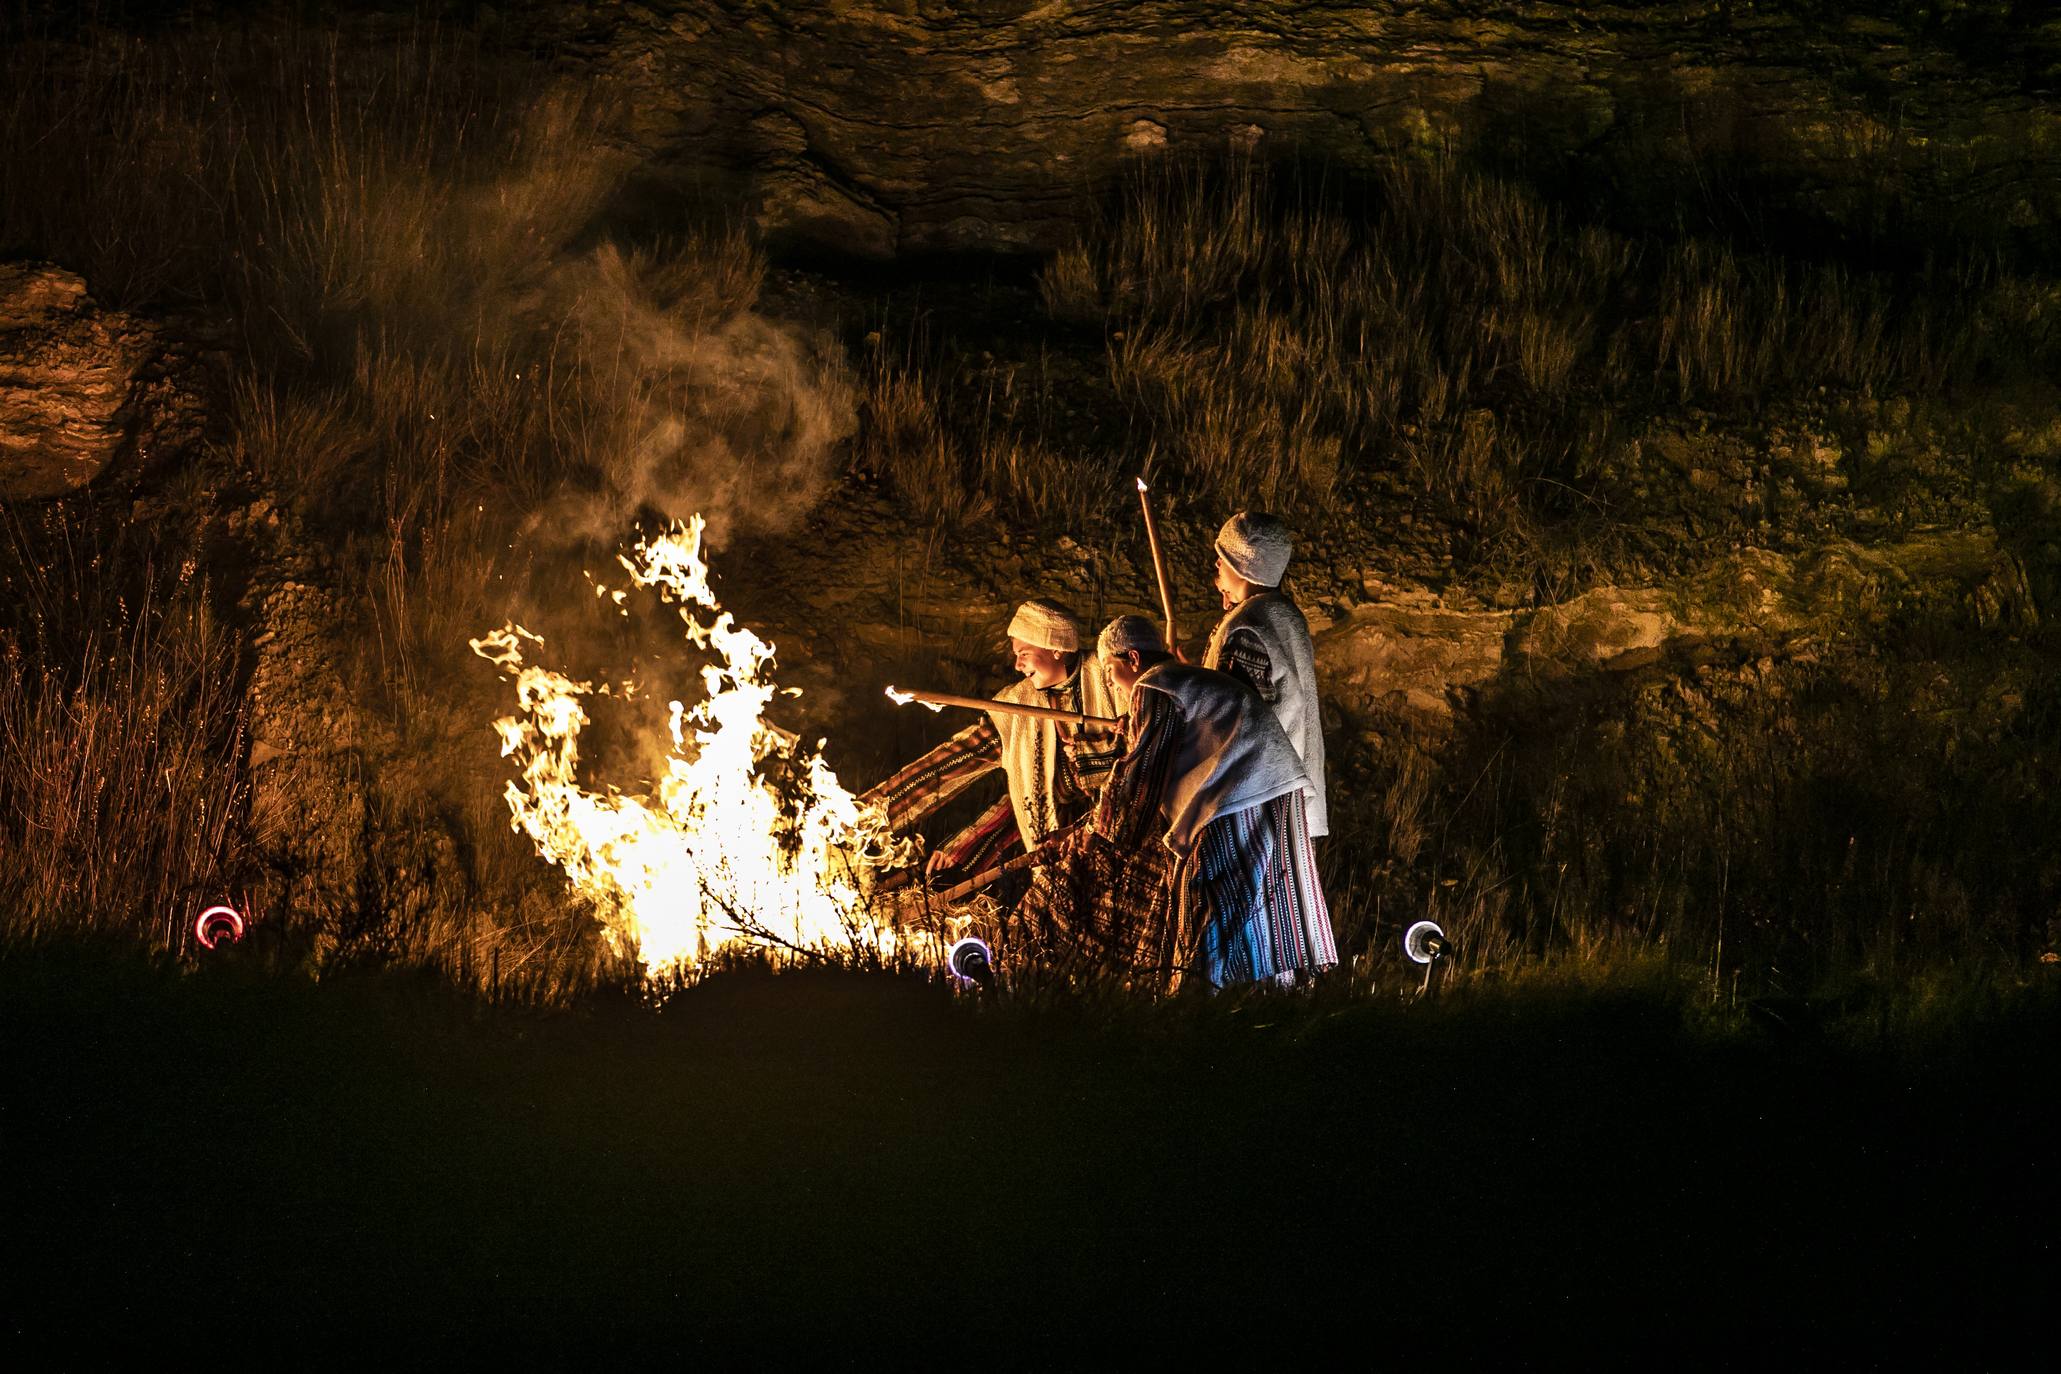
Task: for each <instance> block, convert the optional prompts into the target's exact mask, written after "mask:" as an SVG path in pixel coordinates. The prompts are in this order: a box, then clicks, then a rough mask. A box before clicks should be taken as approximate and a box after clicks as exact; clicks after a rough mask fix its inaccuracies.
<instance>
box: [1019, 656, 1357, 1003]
mask: <svg viewBox="0 0 2061 1374" xmlns="http://www.w3.org/2000/svg"><path fill="white" fill-rule="evenodd" d="M1098 657H1099V659H1100V660H1101V662H1102V664H1103V666H1104V668H1105V669H1106V671H1107V672H1108V675H1109V680H1110V683H1111V685H1112V686H1113V687H1114V688H1115V691H1116V696H1117V703H1118V706H1119V708H1120V709H1122V710H1123V711H1124V712H1125V714H1126V717H1127V719H1126V726H1125V737H1126V741H1127V744H1128V747H1127V749H1126V750H1125V752H1124V754H1123V756H1122V757H1121V758H1120V759H1118V760H1117V763H1116V766H1115V768H1114V769H1112V770H1111V772H1110V775H1109V781H1108V783H1107V785H1106V786H1105V787H1104V788H1103V792H1102V797H1101V799H1100V800H1099V801H1098V802H1097V803H1096V805H1095V807H1094V809H1093V810H1092V811H1091V812H1090V813H1089V815H1088V818H1087V821H1086V822H1085V824H1083V825H1082V826H1081V827H1080V828H1078V829H1077V830H1075V831H1073V832H1072V833H1071V834H1069V835H1067V836H1066V837H1065V838H1064V839H1063V840H1062V841H1061V843H1060V844H1059V845H1058V846H1057V848H1058V851H1059V852H1058V857H1057V858H1056V860H1055V861H1054V862H1052V863H1050V864H1048V865H1046V866H1045V867H1044V868H1043V869H1042V870H1040V872H1039V874H1038V876H1037V877H1036V879H1034V880H1033V882H1032V884H1031V888H1030V891H1029V893H1028V894H1026V896H1025V899H1024V902H1023V904H1022V905H1021V907H1019V912H1020V914H1021V915H1022V916H1023V917H1024V921H1025V924H1026V925H1027V926H1029V927H1030V928H1032V929H1033V930H1036V931H1038V932H1039V935H1038V939H1039V942H1040V945H1041V947H1042V950H1043V952H1044V953H1045V955H1046V956H1047V957H1048V958H1051V959H1055V960H1059V961H1066V960H1070V959H1075V958H1079V959H1082V960H1085V961H1090V962H1094V963H1097V964H1100V965H1101V966H1103V967H1107V968H1116V969H1118V970H1121V971H1128V972H1131V973H1133V974H1140V975H1148V976H1150V975H1159V976H1164V977H1168V978H1171V979H1172V980H1174V981H1178V980H1179V979H1180V978H1181V977H1182V976H1184V975H1186V974H1190V973H1192V974H1194V975H1197V976H1199V977H1200V978H1202V979H1203V980H1204V981H1206V982H1207V983H1208V984H1209V985H1210V986H1211V987H1216V988H1222V987H1226V986H1230V985H1232V984H1237V983H1249V982H1261V981H1266V980H1276V981H1281V982H1288V981H1293V980H1294V979H1295V978H1296V977H1297V976H1299V975H1305V974H1308V973H1313V972H1315V971H1316V970H1318V969H1321V968H1324V967H1326V966H1328V965H1330V964H1334V963H1336V962H1337V961H1338V949H1337V942H1336V939H1335V937H1334V935H1333V932H1332V929H1331V914H1330V911H1329V909H1328V908H1327V906H1326V905H1325V902H1324V893H1323V889H1322V887H1321V886H1320V885H1319V883H1318V879H1317V862H1316V854H1315V852H1314V850H1313V849H1312V848H1311V845H1310V827H1309V812H1308V804H1309V795H1310V779H1309V774H1308V772H1307V771H1306V770H1305V768H1304V766H1303V762H1302V760H1301V759H1300V758H1299V757H1298V756H1297V755H1296V752H1295V747H1294V745H1293V744H1292V742H1291V741H1290V740H1289V738H1288V736H1287V734H1286V733H1285V732H1284V731H1283V730H1282V729H1281V726H1280V723H1279V721H1277V720H1276V719H1275V717H1274V714H1273V713H1272V712H1271V711H1270V710H1269V709H1268V706H1267V703H1266V702H1264V701H1262V700H1261V699H1260V697H1259V695H1258V694H1257V693H1256V692H1254V691H1253V690H1252V688H1251V687H1249V686H1247V685H1246V684H1245V683H1244V682H1242V681H1240V680H1239V679H1237V678H1235V677H1232V676H1231V675H1230V674H1228V673H1222V672H1218V671H1216V670H1214V669H1210V668H1196V667H1191V666H1189V665H1187V664H1183V663H1177V662H1175V661H1174V659H1173V657H1172V656H1171V655H1170V654H1169V653H1168V652H1167V647H1166V641H1165V639H1164V638H1163V637H1162V636H1161V634H1160V630H1159V627H1158V626H1157V625H1156V624H1155V623H1154V622H1152V621H1150V620H1147V619H1146V618H1145V617H1143V616H1135V615H1127V616H1119V617H1118V618H1117V619H1115V620H1113V621H1111V622H1110V623H1109V626H1108V627H1107V628H1106V629H1104V630H1103V632H1102V635H1101V638H1100V640H1099V642H1098Z"/></svg>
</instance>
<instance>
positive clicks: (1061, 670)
mask: <svg viewBox="0 0 2061 1374" xmlns="http://www.w3.org/2000/svg"><path fill="white" fill-rule="evenodd" d="M1009 652H1010V653H1011V654H1012V655H1013V656H1014V657H1015V661H1016V671H1017V672H1019V673H1022V674H1023V675H1024V676H1025V677H1027V678H1029V679H1030V684H1031V686H1033V687H1057V686H1058V685H1059V684H1060V683H1062V682H1064V681H1066V680H1067V678H1069V677H1071V676H1072V675H1073V673H1072V665H1071V664H1069V663H1068V662H1067V656H1066V655H1065V654H1062V653H1060V652H1059V651H1058V650H1057V649H1047V648H1045V647H1044V646H1043V645H1039V644H1032V643H1030V642H1029V641H1028V640H1022V639H1018V638H1016V637H1015V636H1013V635H1012V636H1010V639H1009Z"/></svg>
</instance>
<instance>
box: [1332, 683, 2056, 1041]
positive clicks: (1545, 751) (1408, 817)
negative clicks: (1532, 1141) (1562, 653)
mask: <svg viewBox="0 0 2061 1374" xmlns="http://www.w3.org/2000/svg"><path fill="white" fill-rule="evenodd" d="M1970 652H1972V653H1973V654H1974V655H1975V656H1974V657H1970V658H1942V659H1927V660H1922V661H1904V660H1900V659H1899V658H1897V657H1895V656H1894V655H1888V654H1883V653H1880V652H1877V651H1874V650H1871V649H1868V648H1865V647H1855V648H1852V649H1849V650H1845V651H1839V652H1828V653H1826V654H1824V655H1823V656H1822V657H1821V658H1820V659H1818V660H1817V661H1814V662H1809V663H1796V664H1791V665H1770V666H1769V667H1767V668H1766V669H1749V670H1742V671H1737V672H1723V671H1713V672H1710V673H1706V674H1703V675H1700V676H1698V677H1695V678H1692V679H1689V680H1685V681H1682V682H1678V683H1670V684H1666V685H1664V686H1663V685H1656V686H1655V687H1653V688H1651V689H1649V690H1646V691H1633V692H1630V693H1628V694H1627V695H1626V696H1624V697H1615V696H1613V697H1609V698H1606V699H1601V700H1596V701H1591V702H1588V703H1585V704H1578V705H1572V706H1566V707H1562V708H1559V709H1557V710H1553V711H1549V712H1547V713H1546V714H1543V715H1541V714H1540V709H1541V708H1540V707H1539V706H1538V704H1536V703H1533V704H1532V705H1530V706H1528V707H1525V708H1523V709H1522V710H1520V711H1519V712H1518V713H1516V714H1514V715H1512V716H1508V717H1501V716H1498V715H1496V714H1495V713H1494V712H1493V711H1491V712H1490V713H1489V714H1487V716H1486V717H1485V718H1484V719H1483V720H1482V721H1481V722H1480V723H1479V725H1478V726H1477V727H1476V728H1475V729H1473V730H1471V731H1469V732H1466V733H1463V735H1462V736H1461V737H1460V738H1459V739H1458V740H1457V741H1455V743H1454V745H1453V746H1452V747H1450V748H1448V749H1447V750H1445V751H1444V752H1443V753H1442V754H1441V755H1440V757H1439V758H1438V759H1437V761H1436V762H1434V761H1433V760H1431V759H1430V758H1427V756H1425V755H1424V754H1422V753H1420V752H1419V750H1418V748H1417V746H1416V745H1415V743H1413V742H1411V741H1409V740H1408V739H1406V738H1405V739H1401V740H1399V741H1397V742H1396V743H1394V744H1392V745H1390V746H1389V747H1388V748H1387V749H1386V750H1384V751H1383V752H1382V753H1381V754H1380V755H1379V756H1376V757H1369V758H1362V759H1358V760H1355V761H1354V762H1353V769H1352V774H1351V776H1354V777H1357V778H1368V779H1372V780H1375V782H1376V786H1375V787H1374V788H1373V789H1372V790H1371V791H1366V792H1362V793H1360V794H1357V795H1355V796H1354V797H1353V798H1352V799H1351V801H1350V803H1348V804H1338V803H1334V815H1335V816H1338V817H1340V823H1339V827H1338V830H1337V833H1335V834H1334V835H1333V837H1332V838H1331V839H1330V840H1328V841H1326V842H1325V845H1324V850H1323V857H1324V860H1325V879H1326V885H1327V891H1328V892H1329V893H1330V894H1331V896H1332V899H1333V911H1334V916H1335V918H1336V920H1337V922H1338V926H1339V933H1340V938H1341V944H1342V945H1343V946H1345V947H1346V948H1348V949H1353V950H1361V949H1364V950H1369V951H1371V952H1372V954H1373V956H1374V957H1373V958H1372V959H1370V960H1368V961H1367V962H1366V964H1365V965H1364V966H1363V969H1362V972H1363V975H1364V976H1367V977H1370V978H1380V977H1386V978H1389V979H1391V980H1392V979H1393V977H1394V973H1395V965H1394V963H1393V949H1394V947H1395V942H1396V941H1397V939H1398V938H1399V937H1400V935H1401V932H1402V929H1403V927H1404V926H1405V925H1407V924H1408V922H1410V921H1413V920H1416V919H1418V918H1420V917H1429V918H1431V919H1434V920H1437V921H1439V922H1440V923H1441V924H1442V925H1444V927H1445V928H1446V930H1447V931H1448V933H1450V934H1451V935H1453V936H1454V937H1455V939H1456V940H1457V942H1458V943H1459V945H1460V947H1461V948H1462V949H1463V950H1464V951H1465V961H1464V967H1465V969H1466V970H1467V971H1468V973H1469V975H1470V976H1474V977H1486V978H1488V979H1490V980H1507V979H1511V978H1521V977H1525V976H1530V974H1531V973H1533V972H1536V971H1538V970H1541V969H1552V968H1562V969H1565V968H1566V967H1569V966H1578V967H1585V968H1588V969H1590V970H1591V971H1592V972H1594V971H1607V970H1610V969H1613V968H1619V967H1622V968H1626V969H1629V968H1632V967H1634V966H1636V965H1640V964H1642V963H1643V964H1646V965H1650V966H1655V967H1661V968H1665V969H1666V970H1668V976H1670V977H1673V978H1676V979H1680V980H1685V981H1686V982H1688V983H1691V984H1694V985H1695V986H1696V987H1698V988H1700V989H1701V990H1702V995H1703V996H1704V997H1705V998H1706V999H1708V1000H1711V1001H1714V1002H1718V1003H1721V1004H1723V1005H1725V1006H1731V1005H1734V1004H1736V1003H1738V1002H1740V1001H1743V1000H1745V999H1751V998H1766V997H1776V998H1812V999H1819V1000H1821V1001H1822V1000H1824V999H1832V1000H1833V1001H1834V1002H1836V1001H1837V999H1839V998H1840V997H1842V996H1844V995H1846V994H1848V993H1852V992H1855V990H1859V993H1860V995H1861V998H1862V1000H1868V1001H1874V1000H1877V999H1879V997H1881V996H1883V995H1887V994H1889V993H1891V992H1894V991H1895V990H1897V989H1900V988H1902V987H1903V985H1904V984H1905V983H1906V982H1908V981H1909V980H1911V979H1913V978H1915V977H1918V976H1920V975H1924V976H1928V977H1930V976H1934V975H1937V976H1938V977H1940V978H1943V979H1946V980H1947V981H1948V982H1951V983H1954V984H1955V985H1956V986H1964V985H1965V986H1964V990H1965V989H1966V988H1974V987H1977V986H1984V985H1988V983H1989V982H1990V981H1991V980H1992V979H1993V978H1995V977H1998V976H2001V978H2002V980H2003V982H2004V983H2010V982H2011V981H2012V980H2013V979H2017V978H2021V977H2023V975H2024V971H2025V970H2026V969H2028V968H2029V967H2031V966H2032V965H2033V963H2034V962H2035V961H2036V960H2038V959H2039V958H2040V957H2041V956H2042V955H2044V954H2046V953H2047V952H2050V951H2052V950H2054V949H2056V948H2057V943H2056V942H2057V941H2061V920H2057V919H2056V917H2055V914H2054V913H2055V912H2056V911H2057V910H2061V872H2057V870H2056V869H2055V867H2054V865H2053V863H2052V860H2051V846H2050V844H2049V843H2048V837H2049V836H2051V834H2052V833H2053V828H2054V826H2055V825H2056V824H2057V823H2061V816H2057V815H2056V813H2055V808H2054V806H2053V805H2052V803H2051V800H2050V798H2049V796H2048V792H2047V789H2046V787H2045V785H2044V783H2043V781H2041V779H2042V778H2043V777H2044V774H2045V770H2046V768H2047V767H2048V766H2049V761H2050V760H2051V759H2052V758H2054V757H2055V755H2056V753H2057V751H2061V730H2057V726H2061V713H2057V711H2056V707H2055V702H2054V700H2053V693H2052V692H2051V691H2049V690H2048V689H2046V688H2045V687H2044V686H2027V685H2026V684H2025V683H2024V681H2023V679H2022V677H2021V674H2022V673H2023V672H2024V671H2025V665H2019V666H2016V667H2003V666H2000V665H1997V664H1995V663H1993V662H1992V661H1991V657H1990V653H1989V652H1988V651H1985V650H1984V649H1982V648H1981V647H1980V646H1977V647H1975V648H1973V649H1972V650H1970ZM1963 694H1972V695H1975V696H1978V697H1980V698H1982V699H1983V700H1984V701H1985V702H1987V703H1989V704H1988V705H1987V706H1985V707H1984V708H1983V709H1984V710H1985V711H1987V712H1988V713H1989V714H1988V716H1987V718H1986V722H1985V723H1984V724H1983V725H1981V726H1980V727H1979V728H1976V729H1970V728H1969V726H1968V724H1967V716H1968V712H1967V709H1966V707H1965V705H1964V706H1963V708H1962V709H1961V710H1959V711H1956V710H1954V709H1951V703H1953V702H1954V701H1955V700H1956V699H1957V698H1959V697H1960V696H1962V695H1963Z"/></svg>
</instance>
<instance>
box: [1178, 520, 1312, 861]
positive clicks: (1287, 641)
mask: <svg viewBox="0 0 2061 1374" xmlns="http://www.w3.org/2000/svg"><path fill="white" fill-rule="evenodd" d="M1216 549H1217V573H1216V588H1217V594H1218V595H1219V596H1220V597H1222V598H1223V603H1224V612H1225V614H1224V618H1223V619H1222V620H1220V621H1218V622H1217V628H1216V630H1215V632H1214V633H1212V634H1211V635H1210V637H1209V647H1208V648H1207V649H1206V650H1205V651H1204V652H1203V657H1202V665H1203V667H1205V668H1216V669H1219V670H1221V671H1223V672H1226V673H1229V674H1231V676H1233V677H1235V678H1238V679H1240V680H1241V681H1243V682H1245V683H1246V684H1247V685H1248V686H1250V687H1251V688H1252V690H1253V691H1255V692H1258V693H1259V695H1260V700H1262V701H1264V702H1266V703H1267V705H1268V706H1270V707H1272V708H1273V711H1274V718H1275V719H1276V720H1278V721H1280V722H1281V729H1282V730H1283V731H1284V732H1285V733H1286V734H1287V736H1288V742H1289V743H1290V744H1293V745H1294V746H1295V753H1296V757H1297V758H1300V759H1301V760H1302V766H1303V767H1304V768H1305V769H1306V770H1307V771H1308V772H1309V775H1310V790H1309V802H1308V807H1309V827H1310V834H1311V836H1313V837H1316V836H1322V835H1327V834H1329V833H1330V831H1331V816H1330V810H1329V808H1328V806H1327V805H1326V803H1325V793H1324V723H1323V715H1322V712H1321V711H1320V709H1319V703H1318V699H1317V653H1316V648H1315V646H1313V645H1312V644H1311V643H1310V625H1309V621H1307V620H1305V619H1304V618H1303V614H1302V612H1301V611H1300V610H1299V609H1297V608H1296V604H1295V603H1294V602H1293V601H1291V600H1290V599H1289V598H1288V597H1287V595H1286V594H1285V593H1283V592H1282V590H1281V581H1282V579H1283V578H1284V577H1286V576H1287V575H1288V560H1289V559H1290V557H1292V556H1293V555H1294V552H1295V542H1294V540H1293V539H1292V538H1291V537H1290V536H1289V533H1288V526H1287V525H1285V524H1283V523H1282V522H1281V520H1280V519H1279V518H1278V517H1277V516H1272V515H1267V514H1264V513H1262V512H1259V511H1240V512H1238V514H1236V515H1234V516H1232V517H1231V518H1230V519H1229V520H1226V521H1225V522H1224V527H1223V528H1222V529H1221V530H1219V531H1218V532H1217V545H1216Z"/></svg>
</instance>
